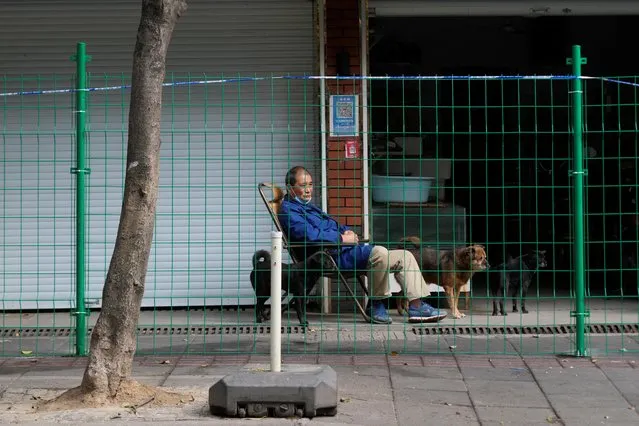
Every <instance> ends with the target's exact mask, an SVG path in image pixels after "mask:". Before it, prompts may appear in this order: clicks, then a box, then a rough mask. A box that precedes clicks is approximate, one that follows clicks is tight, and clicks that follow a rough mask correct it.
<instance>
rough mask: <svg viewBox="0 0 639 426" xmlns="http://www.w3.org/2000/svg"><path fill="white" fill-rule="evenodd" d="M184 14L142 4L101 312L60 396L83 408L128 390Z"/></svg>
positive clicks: (154, 2) (165, 0) (175, 3)
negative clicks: (171, 53) (176, 36)
mask: <svg viewBox="0 0 639 426" xmlns="http://www.w3.org/2000/svg"><path fill="white" fill-rule="evenodd" d="M186 8H187V5H186V1H185V0H143V1H142V14H141V18H140V25H139V27H138V33H137V41H136V44H135V50H134V53H133V70H132V81H131V104H130V110H129V135H128V147H127V161H126V164H127V170H126V178H125V187H124V199H123V202H122V211H121V213H120V225H119V228H118V234H117V239H116V242H115V248H114V251H113V256H112V258H111V263H110V265H109V270H108V273H107V277H106V281H105V284H104V288H103V291H102V309H101V311H100V315H99V317H98V320H97V323H96V325H95V328H94V329H93V333H92V335H91V343H90V348H89V357H88V358H89V359H88V365H87V368H86V370H85V372H84V376H83V379H82V383H81V385H80V387H79V388H76V389H72V390H70V391H68V392H67V393H69V395H68V396H69V397H70V396H72V395H75V396H76V397H81V398H82V399H83V400H84V401H86V402H88V399H92V400H94V402H96V403H97V402H99V401H102V402H103V403H104V402H108V401H109V400H114V399H115V398H116V396H117V395H118V392H119V391H120V390H121V387H122V386H123V385H124V384H125V383H127V384H128V385H131V384H132V383H133V384H135V382H132V381H131V380H130V376H131V372H132V367H133V356H134V354H135V350H136V331H137V325H138V320H139V314H140V307H141V304H142V297H143V294H144V285H145V279H146V274H147V266H148V260H149V254H150V251H151V242H152V240H153V233H154V222H155V212H156V206H157V198H158V184H159V177H160V172H159V163H160V121H161V114H162V83H163V82H164V76H165V67H166V54H167V50H168V47H169V44H170V42H171V37H172V34H173V29H174V27H175V25H176V23H177V21H178V19H179V17H180V16H181V15H182V14H183V13H184V12H185V11H186ZM129 387H131V386H129ZM133 387H135V386H133ZM129 391H130V390H129ZM126 393H130V392H126Z"/></svg>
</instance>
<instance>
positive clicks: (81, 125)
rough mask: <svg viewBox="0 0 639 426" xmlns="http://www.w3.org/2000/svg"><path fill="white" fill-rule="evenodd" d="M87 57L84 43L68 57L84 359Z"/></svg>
mask: <svg viewBox="0 0 639 426" xmlns="http://www.w3.org/2000/svg"><path fill="white" fill-rule="evenodd" d="M89 59H90V57H89V56H87V47H86V43H83V42H78V44H77V47H76V54H75V55H74V56H72V57H71V60H72V61H75V62H76V83H75V88H76V92H75V94H76V97H75V100H76V101H75V103H76V106H75V114H76V123H75V131H76V167H73V168H72V169H71V173H73V174H75V175H76V177H77V182H76V212H75V228H76V230H75V231H76V233H75V253H76V254H75V282H76V296H75V299H76V302H75V312H74V313H73V314H74V315H75V316H76V323H75V339H76V340H75V354H76V355H78V356H84V355H86V354H87V331H88V328H87V315H88V313H87V309H86V302H85V287H86V269H85V266H86V265H85V257H86V254H85V248H86V238H85V237H86V235H85V234H86V227H85V225H86V218H85V211H86V197H85V190H86V188H85V185H86V182H85V175H87V174H89V173H90V172H91V171H90V169H88V168H87V167H86V158H85V157H86V153H85V132H86V128H85V122H86V113H87V110H86V105H87V99H86V98H87V90H86V89H87V78H86V68H87V62H88V61H89Z"/></svg>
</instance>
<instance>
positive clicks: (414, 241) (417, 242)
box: [399, 235, 422, 249]
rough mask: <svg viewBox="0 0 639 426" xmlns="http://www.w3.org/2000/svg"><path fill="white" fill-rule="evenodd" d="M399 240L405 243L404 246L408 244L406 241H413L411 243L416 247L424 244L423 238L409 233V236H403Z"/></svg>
mask: <svg viewBox="0 0 639 426" xmlns="http://www.w3.org/2000/svg"><path fill="white" fill-rule="evenodd" d="M399 242H400V244H401V243H404V244H401V245H402V246H406V244H405V242H409V243H411V244H412V245H413V246H414V247H415V248H416V249H418V248H420V247H421V245H422V242H421V240H420V239H419V237H416V236H414V235H409V236H407V237H402V238H400V240H399Z"/></svg>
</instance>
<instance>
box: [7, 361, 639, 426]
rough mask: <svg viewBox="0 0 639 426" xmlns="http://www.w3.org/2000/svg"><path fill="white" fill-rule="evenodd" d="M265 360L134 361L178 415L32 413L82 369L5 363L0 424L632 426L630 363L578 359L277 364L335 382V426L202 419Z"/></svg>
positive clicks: (80, 365) (634, 390)
mask: <svg viewBox="0 0 639 426" xmlns="http://www.w3.org/2000/svg"><path fill="white" fill-rule="evenodd" d="M267 362H268V357H266V356H248V355H247V356H215V357H213V356H191V355H184V356H175V357H139V358H136V360H135V366H134V376H135V378H137V379H138V380H140V381H142V382H144V383H148V384H152V385H157V386H163V387H166V388H171V389H173V390H181V391H186V392H190V393H192V394H193V396H194V397H195V401H194V402H192V403H189V404H187V405H184V406H182V407H164V408H153V407H141V408H138V409H137V410H134V409H132V408H125V407H120V408H117V407H116V408H109V409H92V410H80V411H73V412H49V413H34V412H33V410H32V406H33V403H34V402H35V401H36V400H38V399H41V398H47V399H48V398H51V397H54V396H55V395H57V394H58V393H61V392H62V391H63V390H64V389H68V388H71V387H74V386H77V385H78V384H79V383H80V380H81V376H82V373H83V371H84V365H85V363H86V360H85V359H75V358H39V359H35V358H33V359H28V358H10V359H5V360H3V361H1V364H0V392H2V394H1V395H2V396H1V398H0V423H1V424H7V423H16V422H19V423H21V424H29V423H32V424H40V425H41V424H43V423H58V422H62V423H72V424H86V423H88V422H91V423H103V422H107V423H111V424H113V423H121V422H136V423H140V422H153V423H154V424H157V425H163V424H166V425H169V424H174V422H176V421H179V422H180V424H204V423H205V422H209V423H210V422H212V421H215V422H216V423H219V422H222V423H225V424H243V423H246V424H260V425H279V424H307V423H310V422H312V423H326V424H359V425H367V426H368V425H408V426H411V425H424V424H444V425H477V424H481V425H508V424H512V425H525V424H530V425H533V424H535V425H539V424H566V425H579V426H581V425H601V424H604V425H634V424H639V415H638V414H637V411H636V409H635V407H636V406H637V405H638V404H639V368H638V367H639V357H637V356H636V355H631V356H624V357H617V358H609V357H605V358H597V359H578V358H566V357H521V356H486V355H474V356H465V355H455V354H450V355H437V356H409V355H395V356H393V355H388V356H386V355H358V356H350V355H333V356H319V357H317V356H304V355H299V356H284V357H283V362H284V363H312V364H314V363H318V362H319V363H322V364H329V365H331V366H332V367H333V368H335V370H336V371H337V372H338V381H339V383H338V386H339V401H340V403H339V406H338V414H337V416H335V417H324V418H320V417H318V418H315V419H313V420H312V421H311V420H308V419H286V420H283V419H244V420H239V419H224V420H221V419H219V418H216V417H214V416H212V415H210V414H209V412H208V405H207V398H208V388H209V386H211V385H212V384H213V383H214V382H215V381H216V380H217V379H218V378H220V377H222V376H223V375H225V374H228V373H231V372H233V371H237V370H238V369H240V368H242V367H243V366H245V365H251V364H263V363H267Z"/></svg>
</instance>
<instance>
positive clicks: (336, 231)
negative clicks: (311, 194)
mask: <svg viewBox="0 0 639 426" xmlns="http://www.w3.org/2000/svg"><path fill="white" fill-rule="evenodd" d="M278 219H279V221H280V224H281V225H282V229H283V230H284V233H285V234H286V236H287V237H288V240H289V241H290V242H291V243H303V242H307V243H322V242H324V243H333V244H335V243H341V242H342V236H341V234H343V233H344V232H345V231H347V230H349V229H350V228H348V227H347V226H344V225H340V224H339V223H337V221H336V220H335V219H333V218H332V217H330V216H329V215H327V214H326V213H324V212H323V211H322V210H321V209H320V208H319V207H317V206H315V205H313V204H311V203H308V204H303V203H301V202H299V201H297V200H295V199H292V198H290V197H289V196H288V195H287V196H285V197H284V200H282V205H281V208H280V212H279V214H278ZM372 250H373V246H372V245H365V244H358V245H354V246H347V247H342V248H340V249H337V250H335V251H331V255H332V257H333V259H335V262H336V263H337V266H338V267H339V269H340V270H355V269H358V270H362V269H368V257H369V256H370V254H371V251H372ZM314 251H316V250H314V249H312V248H310V247H309V248H308V249H307V251H306V253H307V256H310V255H311V254H312V253H313V252H314Z"/></svg>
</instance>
